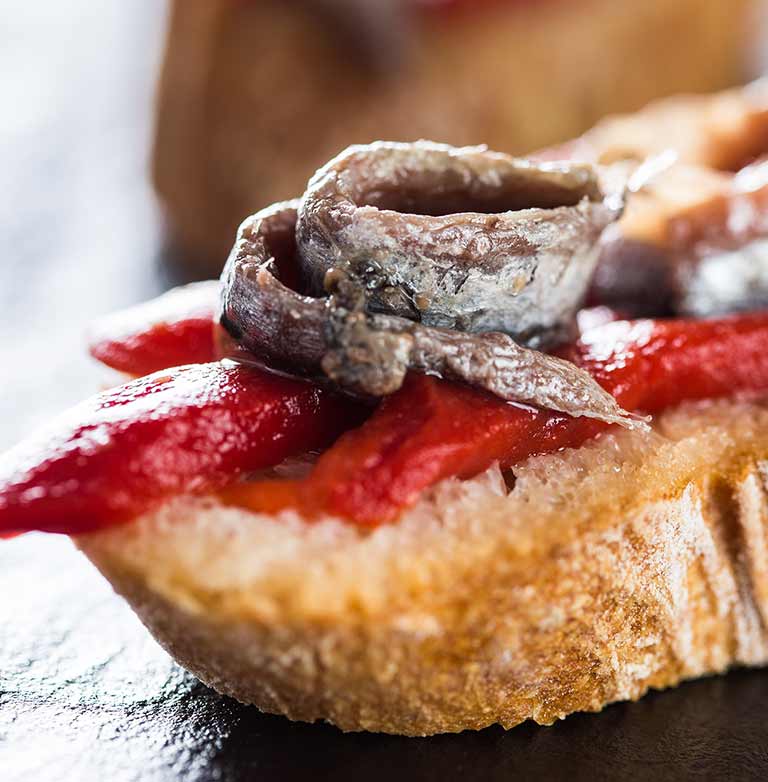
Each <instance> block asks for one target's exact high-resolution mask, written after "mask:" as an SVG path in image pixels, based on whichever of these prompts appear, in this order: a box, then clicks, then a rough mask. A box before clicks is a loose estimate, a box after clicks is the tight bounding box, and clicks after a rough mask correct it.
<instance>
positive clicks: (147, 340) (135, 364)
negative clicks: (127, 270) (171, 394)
mask: <svg viewBox="0 0 768 782" xmlns="http://www.w3.org/2000/svg"><path fill="white" fill-rule="evenodd" d="M218 299H219V282H218V280H215V281H214V280H212V281H210V282H198V283H193V284H192V285H186V286H184V287H182V288H175V289H174V290H172V291H169V292H168V293H166V294H164V295H163V296H160V297H159V298H157V299H153V300H152V301H148V302H146V303H144V304H139V305H138V306H136V307H131V308H129V309H126V310H122V311H121V312H116V313H115V314H114V315H109V316H108V317H106V318H104V319H103V320H100V321H98V322H97V323H96V324H94V326H92V328H91V329H90V333H89V335H88V347H89V350H90V353H91V355H92V356H93V357H94V358H96V359H98V360H99V361H101V362H102V363H104V364H106V365H107V366H109V367H112V368H113V369H117V370H118V371H120V372H127V373H128V374H130V375H137V376H138V375H149V374H151V373H152V372H157V371H158V370H160V369H166V368H167V367H177V366H181V365H182V364H204V363H206V362H208V361H215V360H216V358H217V356H216V349H215V346H214V332H213V328H214V326H213V317H214V313H215V311H216V307H217V304H218Z"/></svg>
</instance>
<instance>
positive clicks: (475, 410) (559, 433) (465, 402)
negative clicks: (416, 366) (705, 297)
mask: <svg viewBox="0 0 768 782" xmlns="http://www.w3.org/2000/svg"><path fill="white" fill-rule="evenodd" d="M562 355H563V356H564V357H566V358H569V359H570V360H572V361H574V362H575V363H576V364H578V365H580V366H582V367H584V368H585V369H586V370H587V371H589V372H590V374H592V375H593V376H594V377H595V378H596V379H597V380H598V382H599V383H600V384H601V385H602V386H603V387H604V388H606V389H607V390H608V391H610V392H611V393H612V394H613V395H614V396H615V397H616V399H617V400H618V401H619V404H621V405H622V406H623V407H624V408H626V409H629V410H643V411H646V412H650V413H654V412H658V411H660V410H663V409H664V408H666V407H669V406H671V405H675V404H679V403H680V402H683V401H686V400H695V399H705V398H714V397H722V396H730V395H732V394H735V393H737V392H740V391H768V314H756V315H745V316H740V317H735V318H728V319H722V320H711V321H683V320H678V321H650V320H642V321H634V322H632V321H618V322H615V323H610V324H608V325H605V326H601V327H599V328H596V329H593V330H591V331H589V332H587V333H586V334H584V335H583V336H582V339H581V340H580V341H579V342H577V343H576V344H574V345H573V346H571V347H570V348H567V349H565V350H563V351H562ZM605 428H606V425H605V424H603V423H600V422H597V421H594V420H592V419H586V418H568V417H567V416H562V415H557V414H554V413H549V412H546V411H536V410H530V409H524V408H521V407H517V406H514V405H509V404H505V403H503V402H500V401H499V400H498V399H495V398H493V397H491V396H488V395H486V394H484V393H481V392H479V391H474V390H472V389H469V388H465V387H460V386H456V385H453V384H450V383H447V382H444V381H440V380H437V379H435V378H429V377H424V376H418V375H413V376H411V377H410V378H409V379H408V381H407V383H406V385H405V386H404V387H403V389H402V390H401V391H399V392H398V393H397V394H395V395H394V396H392V397H391V398H389V399H387V400H385V401H384V402H383V403H382V405H381V406H380V407H379V409H378V410H377V412H376V413H375V414H374V415H373V416H372V417H371V418H370V419H369V420H368V421H367V422H366V423H365V424H364V425H363V426H362V427H361V428H359V429H357V430H355V431H351V432H348V433H347V434H346V435H344V436H343V437H341V438H340V439H339V441H338V442H337V443H336V444H335V445H334V446H333V447H332V448H331V449H330V450H329V451H327V452H326V453H325V454H323V456H322V457H321V458H320V460H319V461H318V463H317V465H316V467H315V468H314V470H313V472H312V473H311V474H310V475H309V476H308V477H307V478H305V479H303V480H297V481H261V482H256V483H253V484H250V485H249V484H243V485H241V486H235V487H232V488H231V489H228V490H226V491H225V492H224V493H223V497H224V499H225V501H227V502H230V503H232V504H237V505H242V506H245V507H250V508H253V509H255V510H265V511H269V512H274V511H277V510H280V509H282V508H296V509H298V510H299V511H301V512H302V513H303V514H305V515H307V516H316V515H318V514H323V513H327V514H332V515H338V516H341V517H343V518H346V519H349V520H351V521H354V522H357V523H359V524H368V525H373V524H378V523H381V522H385V521H391V520H392V519H394V518H396V517H397V516H398V514H399V513H400V512H401V511H402V510H403V508H405V507H407V506H409V505H412V504H413V503H414V502H415V501H416V500H417V499H418V497H419V496H420V494H421V493H422V492H423V491H424V489H426V488H428V487H429V486H431V485H433V484H435V483H436V482H437V481H439V480H441V479H443V478H446V477H449V476H459V477H469V476H471V475H474V474H477V473H478V472H479V471H481V470H483V469H485V468H486V467H488V466H489V465H490V464H491V463H493V462H494V461H497V460H498V461H500V462H501V463H502V465H503V466H511V465H514V464H515V463H517V462H519V461H521V460H522V459H525V458H527V457H528V456H531V455H533V454H542V453H549V452H552V451H555V450H558V449H560V448H564V447H574V446H578V445H581V444H582V443H583V442H584V441H585V440H587V439H589V438H590V437H593V436H595V435H596V434H598V433H600V432H601V431H603V430H604V429H605Z"/></svg>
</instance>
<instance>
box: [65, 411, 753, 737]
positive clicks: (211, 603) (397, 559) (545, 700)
mask: <svg viewBox="0 0 768 782" xmlns="http://www.w3.org/2000/svg"><path fill="white" fill-rule="evenodd" d="M514 473H515V474H514V487H513V488H512V489H511V490H510V489H509V488H508V484H510V483H511V482H512V481H511V479H510V476H502V475H501V473H500V472H499V470H498V469H491V470H489V471H488V472H486V473H485V474H483V475H481V476H479V477H477V478H475V479H473V480H470V481H464V482H460V481H456V480H449V481H446V482H444V483H443V484H441V485H439V486H438V487H437V488H436V489H435V490H434V491H433V492H432V493H431V494H430V495H429V496H428V497H425V498H424V499H423V500H422V501H421V502H420V504H419V505H418V506H417V507H415V508H413V509H411V510H410V511H408V512H407V513H406V514H405V515H404V517H403V518H402V519H401V520H400V521H399V522H398V523H397V524H393V525H385V526H381V527H379V528H377V529H373V530H369V529H362V528H359V527H356V526H353V525H351V524H348V523H344V522H342V521H340V520H335V519H327V520H325V521H321V522H316V523H308V522H305V521H303V520H302V519H300V518H298V517H296V516H295V515H292V514H290V513H285V514H283V515H281V516H277V517H268V516H264V515H257V514H253V513H249V512H246V511H241V510H238V509H234V508H226V507H223V506H222V505H220V504H219V503H218V502H217V501H216V500H215V499H213V498H210V497H208V498H205V497H204V498H199V497H198V498H193V497H187V498H181V499H178V500H175V501H173V502H171V503H169V504H167V505H165V506H164V507H162V508H160V509H159V510H157V511H156V512H155V513H152V514H150V515H147V516H145V517H143V518H141V519H139V520H137V521H136V523H134V524H130V525H127V526H124V527H121V528H118V529H113V530H110V531H106V532H99V533H94V534H90V535H87V536H82V537H80V538H79V539H78V541H77V542H78V545H79V546H80V547H81V549H82V550H83V551H84V552H85V553H86V554H87V556H88V557H89V558H90V559H91V560H92V561H93V562H94V563H95V564H96V565H97V566H98V568H99V569H100V570H101V571H102V572H103V573H104V575H105V576H106V577H107V578H108V579H109V580H110V581H111V582H112V584H113V585H114V587H115V589H116V590H117V592H118V593H120V594H121V595H123V596H124V597H125V598H126V599H127V600H128V602H129V603H130V604H131V605H132V606H133V608H134V609H135V610H136V612H137V613H138V615H139V616H140V618H141V619H142V621H143V622H144V623H145V624H146V625H147V627H148V628H149V629H150V630H151V632H152V633H153V634H154V635H155V637H156V638H157V639H158V641H159V642H160V643H161V644H162V645H163V646H164V647H165V648H166V649H167V650H168V651H169V652H170V653H171V654H172V655H173V656H174V657H175V658H176V659H177V660H178V661H179V663H181V664H182V665H183V666H185V667H186V668H188V669H189V670H190V671H192V672H193V673H194V674H195V675H196V676H198V677H199V678H200V679H202V680H203V681H204V682H206V683H207V684H209V685H210V686H212V687H214V688H215V689H217V690H219V691H220V692H222V693H226V694H228V695H231V696H234V697H235V698H237V699H238V700H240V701H243V702H245V703H253V704H256V705H257V706H258V707H259V708H261V709H263V710H264V711H267V712H274V713H279V714H284V715H286V716H288V717H290V718H291V719H295V720H316V719H325V720H329V721H330V722H333V723H335V724H336V725H338V726H339V727H340V728H342V729H344V730H370V731H382V732H387V733H397V734H406V735H428V734H434V733H441V732H450V731H460V730H464V729H467V728H483V727H485V726H487V725H491V724H493V723H501V724H502V725H504V726H506V727H511V726H513V725H516V724H518V723H520V722H522V721H523V720H526V719H533V720H536V721H537V722H540V723H544V724H548V723H551V722H553V721H555V720H557V719H558V718H561V717H564V716H566V715H567V714H570V713H571V712H574V711H597V710H599V709H601V708H603V707H604V706H605V705H606V704H608V703H610V702H612V701H617V700H626V699H636V698H639V697H640V696H641V695H643V693H645V692H646V691H647V690H648V689H649V688H651V687H653V688H663V687H668V686H670V685H674V684H676V683H678V682H679V681H681V680H682V679H686V678H690V677H696V676H701V675H703V674H707V673H713V672H719V671H723V670H725V669H726V668H728V667H729V666H733V665H761V664H764V663H766V661H768V633H767V632H766V622H767V621H768V502H767V498H768V494H767V493H766V492H767V489H766V486H767V484H768V403H760V402H743V401H742V402H736V401H732V402H721V403H707V404H699V405H696V406H685V407H681V408H678V409H676V410H673V411H670V412H668V413H667V414H666V415H664V416H662V417H661V418H660V419H659V420H658V421H657V422H656V425H655V430H654V432H652V433H650V434H643V433H640V432H618V433H616V434H612V435H607V436H603V437H602V438H600V439H599V440H597V441H595V442H593V443H590V444H587V445H585V446H583V447H582V448H579V449H575V450H570V451H564V452H562V453H559V454H554V455H549V456H542V457H535V458H532V459H529V460H528V461H527V462H525V463H523V464H521V465H519V467H518V468H516V469H515V471H514ZM505 477H506V480H505Z"/></svg>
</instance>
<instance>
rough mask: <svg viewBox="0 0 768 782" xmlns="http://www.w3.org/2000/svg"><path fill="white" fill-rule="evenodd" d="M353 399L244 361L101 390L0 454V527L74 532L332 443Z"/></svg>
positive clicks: (352, 418) (3, 530)
mask: <svg viewBox="0 0 768 782" xmlns="http://www.w3.org/2000/svg"><path fill="white" fill-rule="evenodd" d="M359 420H360V418H359V410H358V409H357V408H356V407H355V406H354V405H353V404H351V403H350V402H349V400H346V399H343V398H341V397H338V396H336V395H335V394H333V393H331V392H329V391H325V390H323V389H320V388H318V387H317V386H314V385H312V384H309V383H305V382H302V381H299V380H292V379H288V378H285V377H280V376H277V375H274V374H269V373H267V372H265V371H261V370H258V369H254V368H250V367H246V366H243V365H235V364H227V363H219V362H217V363H211V364H202V365H193V366H186V367H178V368H176V369H173V370H168V371H163V372H158V373H156V374H154V375H150V376H149V377H145V378H141V379H139V380H133V381H131V382H130V383H127V384H126V385H123V386H120V387H118V388H115V389H112V390H110V391H106V392H104V393H102V394H99V395H97V396H95V397H93V398H92V399H90V400H88V401H86V402H84V403H83V404H81V405H79V406H77V407H75V408H74V409H73V410H71V411H70V412H69V413H66V414H65V415H64V416H62V417H61V418H59V419H58V420H57V421H55V422H54V423H53V424H52V425H51V426H50V427H48V428H47V429H46V430H45V431H43V432H40V433H39V434H38V435H37V436H35V437H33V438H31V439H29V440H27V441H25V442H22V443H21V444H20V445H18V446H17V447H16V448H13V449H11V451H9V452H7V453H6V454H5V455H3V456H2V457H0V534H8V533H16V532H24V531H28V530H42V531H45V532H65V533H69V534H77V533H80V532H87V531H89V530H94V529H99V528H102V527H106V526H109V525H112V524H116V523H119V522H123V521H127V520H129V519H131V518H133V517H135V516H137V515H139V514H140V513H142V512H144V511H146V510H148V509H150V508H151V507H153V506H154V505H155V504H156V503H158V502H160V501H161V500H163V499H166V498H168V497H171V496H174V495H177V494H182V493H185V492H201V491H211V490H214V489H218V488H221V487H222V486H225V485H226V484H228V483H229V482H231V481H232V480H233V479H235V478H236V477H237V476H239V475H241V474H242V473H244V472H248V471H251V470H257V469H260V468H264V467H268V466H271V465H274V464H276V463H278V462H281V461H282V460H284V459H285V458H287V457H289V456H291V455H293V454H296V453H300V452H304V451H306V450H308V449H312V448H321V447H324V446H327V445H328V444H329V443H330V442H332V441H333V439H334V438H335V437H336V436H337V435H338V434H339V433H340V432H341V431H343V430H344V429H345V428H347V427H349V426H351V425H354V424H356V423H358V422H359Z"/></svg>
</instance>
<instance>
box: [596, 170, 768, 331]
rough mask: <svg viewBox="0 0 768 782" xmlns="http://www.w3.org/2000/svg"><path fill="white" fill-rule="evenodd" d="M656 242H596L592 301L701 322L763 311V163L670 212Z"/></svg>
mask: <svg viewBox="0 0 768 782" xmlns="http://www.w3.org/2000/svg"><path fill="white" fill-rule="evenodd" d="M657 208H658V210H659V214H660V215H662V216H663V217H662V221H663V222H662V225H663V230H662V231H660V235H659V236H658V237H657V238H656V240H652V239H648V240H643V239H639V238H634V237H633V236H632V235H631V233H632V231H631V228H630V229H629V230H627V233H628V234H630V235H619V236H617V237H615V238H613V239H612V240H610V241H608V242H605V243H603V245H602V251H601V255H600V261H599V264H598V267H597V270H596V272H595V278H594V281H593V286H592V296H593V298H594V299H595V300H597V301H600V302H603V303H606V304H610V305H612V306H614V307H617V308H618V309H621V310H622V311H624V312H626V313H627V314H631V315H642V316H654V315H655V316H659V315H692V316H695V317H707V316H712V315H726V314H728V313H733V312H744V311H749V310H759V309H765V308H767V307H768V161H766V160H761V161H758V162H756V163H755V164H753V165H750V166H747V167H746V168H744V169H742V170H741V171H740V172H739V173H738V174H737V175H736V176H735V177H734V178H733V179H732V180H731V181H730V182H728V183H727V184H724V185H723V187H722V189H721V190H720V191H719V192H716V193H715V194H714V195H712V194H710V195H709V197H707V198H706V200H702V201H700V202H699V203H696V204H694V205H692V206H691V205H688V206H686V207H684V208H678V209H677V210H676V211H672V212H671V213H670V214H667V212H669V210H670V207H669V205H668V204H666V203H665V202H664V200H663V198H661V197H659V202H658V205H657Z"/></svg>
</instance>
